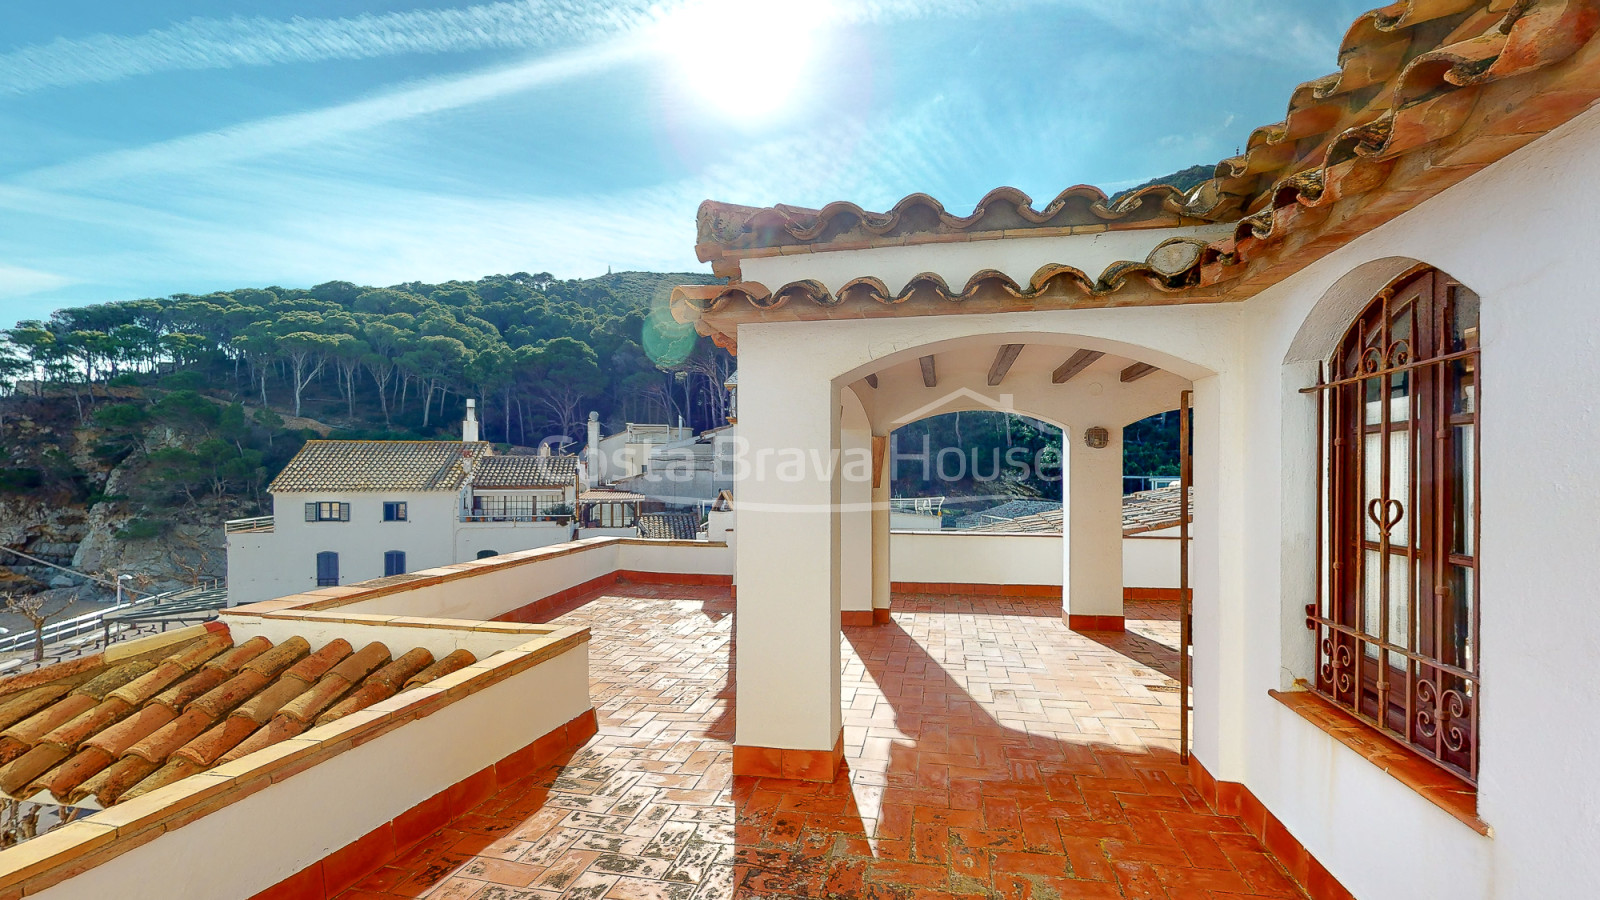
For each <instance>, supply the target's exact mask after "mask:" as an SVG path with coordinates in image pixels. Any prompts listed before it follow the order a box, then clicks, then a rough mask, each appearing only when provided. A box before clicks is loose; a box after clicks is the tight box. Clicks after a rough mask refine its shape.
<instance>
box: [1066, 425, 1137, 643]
mask: <svg viewBox="0 0 1600 900" xmlns="http://www.w3.org/2000/svg"><path fill="white" fill-rule="evenodd" d="M1089 427H1092V426H1084V427H1075V428H1071V429H1069V430H1068V431H1067V433H1066V435H1065V437H1064V440H1065V442H1066V445H1067V446H1066V456H1067V479H1066V485H1065V488H1066V491H1065V493H1066V522H1067V528H1066V534H1065V535H1064V538H1065V540H1064V544H1065V545H1066V546H1065V554H1066V569H1065V571H1064V573H1063V578H1062V584H1063V585H1065V589H1064V592H1063V593H1064V597H1063V606H1064V609H1063V611H1062V612H1063V614H1064V616H1065V617H1066V620H1067V627H1068V628H1071V629H1073V630H1075V631H1122V630H1123V616H1122V428H1121V427H1112V426H1110V425H1102V426H1100V427H1102V428H1105V429H1106V431H1107V432H1108V433H1109V438H1108V439H1107V441H1106V446H1104V447H1101V448H1094V447H1090V446H1088V445H1087V444H1085V443H1084V432H1085V431H1086V430H1087V428H1089Z"/></svg>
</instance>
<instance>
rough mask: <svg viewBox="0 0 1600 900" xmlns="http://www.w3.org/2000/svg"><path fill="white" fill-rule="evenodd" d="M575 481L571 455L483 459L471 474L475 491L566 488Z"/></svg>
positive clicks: (574, 461) (576, 459) (573, 457)
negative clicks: (478, 489)
mask: <svg viewBox="0 0 1600 900" xmlns="http://www.w3.org/2000/svg"><path fill="white" fill-rule="evenodd" d="M577 480H578V458H577V457H576V456H571V455H551V456H486V457H484V458H483V459H481V460H479V461H478V464H477V466H476V467H475V468H474V469H473V473H472V486H473V487H475V488H480V489H482V488H489V489H493V488H501V489H515V488H548V487H570V486H572V485H574V484H576V483H577Z"/></svg>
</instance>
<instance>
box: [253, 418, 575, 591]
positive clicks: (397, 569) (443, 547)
mask: <svg viewBox="0 0 1600 900" xmlns="http://www.w3.org/2000/svg"><path fill="white" fill-rule="evenodd" d="M268 492H269V493H270V495H271V497H272V506H273V515H271V516H264V517H260V518H255V519H243V520H238V521H233V522H229V523H227V526H226V532H227V538H228V596H229V600H230V602H233V603H251V602H255V601H257V600H266V599H270V598H272V597H279V596H283V595H285V594H293V593H298V592H300V591H305V590H311V589H315V588H317V587H334V586H338V585H344V584H354V583H356V582H359V581H366V580H368V579H372V578H383V577H387V576H393V575H403V574H406V573H408V572H414V571H417V570H420V569H429V568H434V567H437V566H442V565H449V564H450V563H456V562H463V561H465V560H470V559H482V558H485V557H489V556H495V555H498V554H501V553H510V552H513V551H517V550H531V549H533V548H536V547H545V546H549V545H551V544H559V543H562V542H564V541H568V540H571V539H572V537H573V525H572V516H573V512H574V508H575V506H576V504H577V497H578V459H577V457H575V456H565V455H556V454H550V453H541V454H538V455H532V454H530V455H496V454H494V453H493V452H492V448H491V447H490V445H489V444H487V443H484V442H482V441H309V442H307V443H306V445H305V447H303V448H302V449H301V450H300V452H299V453H298V454H296V455H295V457H294V459H292V460H290V462H289V464H288V465H287V466H285V467H284V469H283V471H282V472H280V473H279V474H278V477H277V478H276V479H274V480H273V482H272V484H271V485H270V486H269V487H268Z"/></svg>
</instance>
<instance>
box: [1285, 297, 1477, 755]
mask: <svg viewBox="0 0 1600 900" xmlns="http://www.w3.org/2000/svg"><path fill="white" fill-rule="evenodd" d="M1478 309H1479V300H1478V296H1477V294H1475V293H1474V292H1473V291H1471V290H1470V289H1469V288H1467V287H1466V286H1465V285H1462V284H1461V283H1460V282H1458V281H1456V280H1455V279H1454V278H1452V277H1450V276H1449V275H1447V274H1445V273H1443V272H1440V271H1438V270H1437V269H1433V268H1431V267H1427V266H1417V267H1414V268H1412V269H1411V270H1410V271H1408V272H1406V273H1405V274H1404V275H1402V276H1401V277H1399V278H1397V279H1395V280H1393V281H1391V282H1389V283H1388V284H1386V285H1385V286H1384V287H1383V288H1382V289H1381V290H1378V291H1376V292H1375V293H1374V295H1373V296H1372V297H1371V298H1370V299H1369V300H1368V302H1367V303H1366V304H1365V305H1364V306H1363V307H1362V309H1361V310H1360V312H1358V313H1357V314H1355V315H1354V316H1352V317H1351V319H1350V320H1349V322H1348V323H1347V327H1346V328H1345V331H1344V333H1343V335H1342V337H1341V338H1340V340H1339V342H1338V344H1337V345H1336V346H1335V348H1334V350H1333V352H1332V353H1331V354H1330V356H1329V358H1328V359H1327V362H1326V365H1325V366H1324V367H1323V368H1322V370H1321V372H1320V373H1319V377H1318V379H1317V386H1316V388H1315V391H1314V392H1315V393H1316V395H1317V414H1318V415H1317V418H1318V428H1317V441H1318V449H1319V456H1318V459H1319V462H1320V465H1319V468H1318V472H1319V476H1320V477H1319V479H1318V486H1319V488H1320V489H1319V490H1318V492H1317V493H1318V496H1317V498H1316V501H1317V520H1316V521H1317V531H1318V535H1319V537H1320V540H1319V541H1318V542H1317V544H1318V546H1317V549H1318V552H1319V558H1318V565H1317V566H1316V572H1317V583H1316V602H1315V604H1314V605H1313V606H1312V607H1311V608H1312V609H1313V610H1314V611H1315V613H1314V615H1312V616H1311V617H1310V621H1311V623H1312V624H1313V625H1314V626H1315V629H1316V631H1315V641H1314V643H1315V646H1314V647H1313V648H1312V652H1313V653H1314V654H1315V668H1314V672H1313V677H1312V678H1311V679H1308V681H1309V683H1310V684H1311V685H1312V688H1313V689H1314V690H1315V691H1316V692H1317V693H1319V694H1321V695H1322V696H1323V697H1324V698H1325V699H1327V700H1329V701H1331V702H1332V703H1334V704H1335V705H1337V706H1340V707H1342V708H1343V709H1345V710H1346V711H1348V712H1350V713H1351V714H1353V715H1355V716H1356V717H1357V718H1360V719H1361V720H1363V721H1365V722H1367V723H1368V724H1369V725H1372V726H1374V727H1376V728H1378V729H1380V730H1382V731H1383V732H1384V733H1386V734H1388V735H1389V736H1391V737H1393V738H1395V739H1396V740H1398V741H1400V742H1401V743H1403V744H1405V745H1407V746H1409V747H1411V748H1412V749H1413V750H1415V751H1416V752H1417V753H1419V754H1421V755H1422V756H1424V757H1425V758H1427V759H1429V760H1432V761H1434V762H1436V763H1438V764H1439V765H1442V766H1443V767H1444V768H1446V769H1449V770H1451V771H1453V772H1455V773H1456V774H1458V775H1461V776H1462V777H1464V778H1466V779H1467V780H1468V781H1469V782H1471V781H1474V780H1475V779H1476V776H1477V762H1478V697H1479V672H1478V649H1477V644H1478V620H1479V592H1478V566H1477V559H1478V546H1477V544H1478V515H1477V504H1478V500H1477V498H1478V462H1477V460H1478V427H1477V426H1478V415H1479V402H1478V385H1479V383H1480V377H1481V366H1480V361H1479V354H1478Z"/></svg>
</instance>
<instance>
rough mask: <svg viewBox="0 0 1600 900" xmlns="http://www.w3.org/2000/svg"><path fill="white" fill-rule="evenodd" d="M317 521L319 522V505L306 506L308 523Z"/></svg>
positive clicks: (309, 504) (308, 504) (310, 504)
mask: <svg viewBox="0 0 1600 900" xmlns="http://www.w3.org/2000/svg"><path fill="white" fill-rule="evenodd" d="M316 520H317V505H316V504H315V503H307V504H306V521H307V522H315V521H316Z"/></svg>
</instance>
